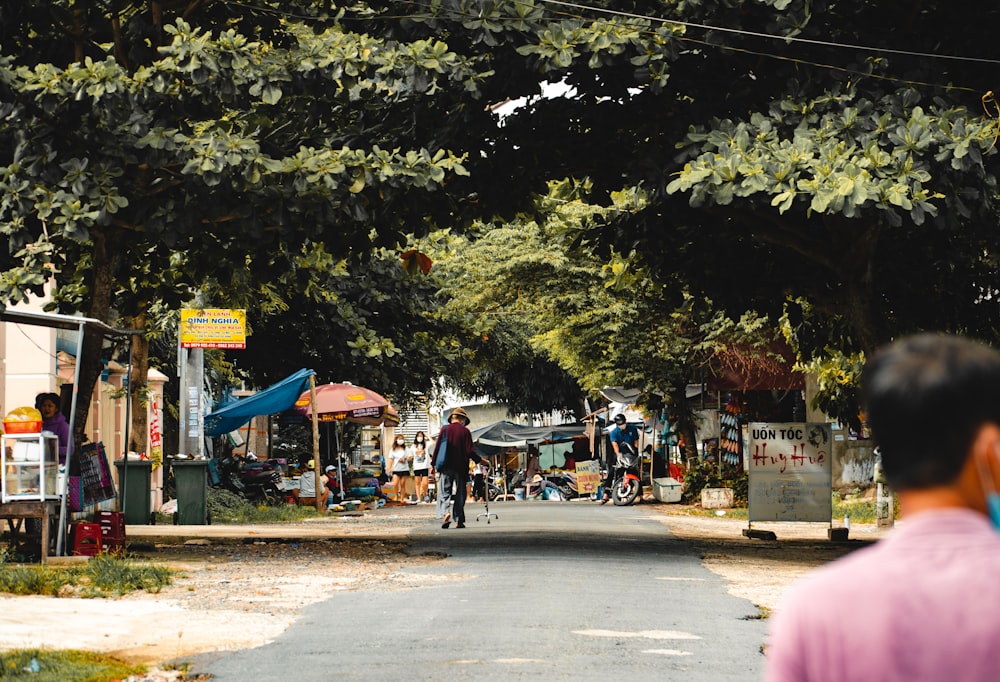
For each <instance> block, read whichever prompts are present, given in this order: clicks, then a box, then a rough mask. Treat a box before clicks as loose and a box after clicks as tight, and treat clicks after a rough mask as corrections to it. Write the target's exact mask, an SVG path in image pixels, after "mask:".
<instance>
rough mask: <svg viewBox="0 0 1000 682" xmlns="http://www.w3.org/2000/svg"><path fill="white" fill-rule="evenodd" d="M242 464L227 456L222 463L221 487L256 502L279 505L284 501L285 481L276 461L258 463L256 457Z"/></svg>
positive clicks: (236, 459) (235, 458)
mask: <svg viewBox="0 0 1000 682" xmlns="http://www.w3.org/2000/svg"><path fill="white" fill-rule="evenodd" d="M247 459H248V460H249V461H245V462H241V461H240V460H239V459H238V458H237V457H234V456H232V455H226V456H225V457H223V458H222V460H221V462H220V468H221V472H220V477H219V478H220V485H221V486H222V487H223V488H225V489H226V490H229V491H231V492H234V493H236V494H237V495H243V496H244V497H246V498H247V499H248V500H252V501H255V502H267V503H277V502H280V501H281V500H283V499H284V497H285V493H284V480H283V477H282V475H281V467H280V466H279V465H278V463H277V462H276V461H272V460H265V461H263V462H260V461H257V459H256V457H254V458H253V459H250V458H249V456H248V457H247Z"/></svg>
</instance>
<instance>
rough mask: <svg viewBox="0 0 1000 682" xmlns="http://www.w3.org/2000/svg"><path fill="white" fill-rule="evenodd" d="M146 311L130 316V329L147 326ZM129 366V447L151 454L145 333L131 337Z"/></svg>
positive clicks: (147, 342) (147, 343) (147, 349)
mask: <svg viewBox="0 0 1000 682" xmlns="http://www.w3.org/2000/svg"><path fill="white" fill-rule="evenodd" d="M146 319H147V313H146V311H142V312H140V313H138V314H137V315H136V316H135V317H132V318H128V326H129V328H130V329H145V328H146ZM130 362H131V363H132V366H131V367H130V368H129V389H130V390H129V398H130V400H131V401H132V406H131V419H130V421H129V442H128V449H129V450H131V451H133V452H145V453H146V454H149V420H148V414H147V409H146V408H147V405H148V403H149V393H148V391H147V389H148V387H149V339H148V338H147V337H146V335H145V334H133V335H132V337H131V354H130Z"/></svg>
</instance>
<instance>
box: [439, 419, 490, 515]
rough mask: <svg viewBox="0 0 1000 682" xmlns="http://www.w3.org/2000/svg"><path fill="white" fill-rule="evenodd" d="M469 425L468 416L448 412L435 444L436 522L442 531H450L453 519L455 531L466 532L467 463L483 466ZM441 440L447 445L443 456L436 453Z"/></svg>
mask: <svg viewBox="0 0 1000 682" xmlns="http://www.w3.org/2000/svg"><path fill="white" fill-rule="evenodd" d="M469 423H470V420H469V415H467V414H466V413H465V410H463V409H462V408H461V407H457V408H455V409H454V410H452V411H451V414H450V415H449V416H448V423H447V424H446V425H445V426H443V427H441V432H440V433H438V437H437V440H435V446H436V447H435V454H434V461H435V462H436V463H439V464H440V465H439V466H436V467H435V468H436V469H437V472H438V486H437V491H438V501H437V518H438V520H439V521H441V522H442V523H441V527H442V528H448V527H450V526H451V522H452V520H453V519H454V521H455V522H456V524H457V525H456V526H455V527H456V528H465V494H466V490H465V484H466V482H467V481H468V479H469V460H470V459H471V460H472V461H474V462H476V463H483V459H482V458H481V457H480V456H479V455H478V454H476V450H475V447H474V446H473V444H472V433H470V432H469V429H468V426H469ZM442 440H446V441H447V447H445V448H444V450H445V451H444V453H440V452H438V450H439V449H440V447H441V445H442ZM442 454H443V457H442V456H441V455H442ZM439 457H440V461H439ZM449 504H452V509H451V511H449V510H448V505H449Z"/></svg>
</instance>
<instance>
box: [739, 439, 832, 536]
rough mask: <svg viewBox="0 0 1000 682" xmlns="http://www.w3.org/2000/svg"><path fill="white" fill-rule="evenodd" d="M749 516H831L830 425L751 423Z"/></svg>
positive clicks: (769, 518) (767, 518) (773, 518)
mask: <svg viewBox="0 0 1000 682" xmlns="http://www.w3.org/2000/svg"><path fill="white" fill-rule="evenodd" d="M749 436H750V438H749V450H748V452H747V453H746V458H747V464H748V465H749V491H748V498H749V499H748V506H749V509H748V512H749V517H750V521H823V522H827V523H829V522H830V521H831V518H832V515H833V500H832V498H831V495H832V479H833V467H832V463H833V453H832V451H831V448H832V446H833V433H832V430H831V428H830V425H829V424H803V423H771V422H767V423H751V424H750V425H749Z"/></svg>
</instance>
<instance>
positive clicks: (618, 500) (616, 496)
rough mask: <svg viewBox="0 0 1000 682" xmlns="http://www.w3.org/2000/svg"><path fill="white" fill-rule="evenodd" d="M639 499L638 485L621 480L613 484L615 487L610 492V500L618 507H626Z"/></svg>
mask: <svg viewBox="0 0 1000 682" xmlns="http://www.w3.org/2000/svg"><path fill="white" fill-rule="evenodd" d="M637 497H639V484H638V482H636V481H632V480H624V479H623V480H621V481H617V482H615V487H614V489H613V490H612V491H611V498H612V499H613V500H614V503H615V504H616V505H617V506H619V507H627V506H628V505H630V504H632V503H633V502H635V500H636V498H637Z"/></svg>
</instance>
